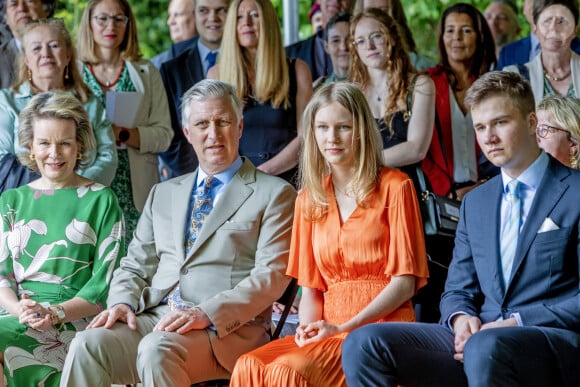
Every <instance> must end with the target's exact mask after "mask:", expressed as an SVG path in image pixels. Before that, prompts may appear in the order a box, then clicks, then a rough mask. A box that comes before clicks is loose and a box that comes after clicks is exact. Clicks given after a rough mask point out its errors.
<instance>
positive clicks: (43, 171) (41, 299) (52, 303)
mask: <svg viewBox="0 0 580 387" xmlns="http://www.w3.org/2000/svg"><path fill="white" fill-rule="evenodd" d="M19 126H20V127H19V129H18V139H19V143H20V145H21V146H22V147H23V148H24V149H26V152H25V153H23V154H20V155H19V157H20V160H21V161H22V163H23V164H24V165H26V166H27V167H28V168H30V169H32V170H34V171H36V172H38V173H39V174H40V178H39V179H37V180H34V181H33V182H31V183H29V184H28V185H24V186H21V187H19V188H16V189H11V190H8V191H5V192H4V193H3V194H2V195H1V196H0V221H1V223H2V226H1V227H0V311H1V312H0V362H2V363H3V366H4V376H5V377H6V378H7V380H8V385H9V386H32V385H35V386H37V385H38V386H58V384H59V380H60V372H61V370H62V367H63V363H64V358H65V356H66V350H67V348H68V344H69V343H70V341H71V340H72V338H73V337H74V335H75V332H76V331H78V330H82V329H84V328H85V327H86V326H87V324H88V322H89V321H88V319H87V317H90V316H93V315H95V314H97V313H98V312H99V311H101V310H102V309H103V308H106V305H105V300H106V298H107V293H108V288H109V282H110V280H111V277H112V274H113V270H114V269H115V268H116V267H117V264H118V259H117V258H118V257H120V256H123V254H124V237H123V228H124V227H123V215H122V212H121V209H120V208H119V205H118V204H117V198H116V197H115V194H114V193H113V192H112V191H111V190H110V189H109V188H106V187H104V186H103V185H101V184H99V183H96V182H94V181H92V180H89V179H87V178H85V177H83V176H81V175H80V174H78V173H77V170H79V169H82V168H84V167H86V166H87V165H90V163H91V158H90V157H89V155H90V154H91V152H92V151H93V150H94V148H95V138H94V135H93V131H92V130H91V125H90V122H89V118H88V115H87V112H86V111H85V110H84V108H83V105H82V104H81V103H80V101H79V100H78V99H77V98H76V97H74V96H73V95H71V94H70V93H67V92H64V91H54V92H47V93H40V94H37V95H36V96H34V97H32V99H31V100H30V101H29V103H28V105H27V106H26V107H25V108H24V109H23V110H22V112H21V114H20V124H19ZM55 209H58V211H57V212H58V216H55ZM0 381H1V379H0ZM1 384H2V383H0V385H1Z"/></svg>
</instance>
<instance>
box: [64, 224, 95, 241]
mask: <svg viewBox="0 0 580 387" xmlns="http://www.w3.org/2000/svg"><path fill="white" fill-rule="evenodd" d="M65 234H66V237H67V238H68V239H69V240H70V241H71V242H73V243H76V244H77V245H84V244H90V245H93V246H95V245H96V244H97V234H96V233H95V230H93V228H92V227H91V225H90V224H88V223H87V222H81V221H79V220H77V219H73V220H72V221H71V222H70V223H69V224H68V226H66V229H65Z"/></svg>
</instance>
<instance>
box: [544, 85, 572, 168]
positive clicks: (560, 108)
mask: <svg viewBox="0 0 580 387" xmlns="http://www.w3.org/2000/svg"><path fill="white" fill-rule="evenodd" d="M536 115H537V117H538V126H537V128H536V136H537V139H538V145H539V146H540V148H542V149H543V150H544V151H546V152H547V153H549V154H550V155H551V156H552V157H554V158H555V159H557V160H558V161H560V162H561V163H562V164H564V165H566V166H568V167H571V168H574V169H580V165H578V158H579V156H580V151H579V149H580V99H578V98H573V97H559V96H548V97H546V98H544V99H543V100H542V101H540V103H539V104H538V106H537V107H536Z"/></svg>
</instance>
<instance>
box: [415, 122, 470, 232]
mask: <svg viewBox="0 0 580 387" xmlns="http://www.w3.org/2000/svg"><path fill="white" fill-rule="evenodd" d="M435 128H436V130H437V136H438V137H439V143H440V144H441V151H442V153H443V159H445V160H446V159H447V155H446V152H445V144H444V142H443V136H442V134H441V124H440V123H439V116H438V115H437V113H435ZM416 173H417V182H418V185H419V191H420V193H419V205H420V208H421V216H422V217H423V229H424V231H425V235H427V236H445V237H455V231H456V230H457V223H458V222H459V208H460V207H461V202H460V201H458V200H455V199H450V198H447V197H445V196H439V195H436V194H434V193H433V191H432V190H431V187H430V185H429V182H428V180H427V178H426V177H425V174H424V173H423V170H422V169H421V167H420V166H417V171H416ZM447 176H448V177H449V183H450V185H451V190H452V193H453V197H454V198H455V197H457V194H456V193H455V190H454V189H453V182H452V181H451V177H450V175H449V174H447Z"/></svg>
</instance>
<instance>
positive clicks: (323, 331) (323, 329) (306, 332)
mask: <svg viewBox="0 0 580 387" xmlns="http://www.w3.org/2000/svg"><path fill="white" fill-rule="evenodd" d="M341 332H342V329H341V328H340V327H339V326H337V325H334V324H330V323H328V322H326V321H324V320H318V321H315V322H311V323H308V324H306V325H300V326H299V327H298V328H296V334H295V335H294V341H295V342H296V344H297V345H298V346H299V347H303V346H305V345H306V344H310V343H315V342H317V341H320V340H322V339H325V338H327V337H331V336H334V335H336V334H338V333H341Z"/></svg>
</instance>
